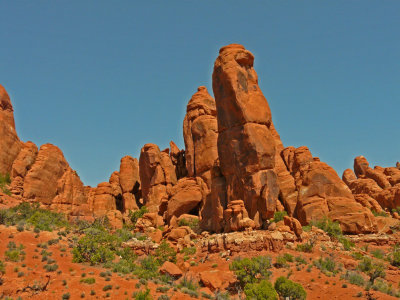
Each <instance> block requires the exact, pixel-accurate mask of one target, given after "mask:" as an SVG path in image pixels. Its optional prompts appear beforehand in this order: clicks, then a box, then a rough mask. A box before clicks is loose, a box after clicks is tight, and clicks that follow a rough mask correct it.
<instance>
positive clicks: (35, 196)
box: [24, 144, 69, 205]
mask: <svg viewBox="0 0 400 300" xmlns="http://www.w3.org/2000/svg"><path fill="white" fill-rule="evenodd" d="M68 167H69V166H68V163H67V161H66V160H65V158H64V155H63V153H62V152H61V150H60V149H59V148H58V147H56V146H54V145H52V144H45V145H43V146H41V147H40V150H39V153H38V155H37V158H36V161H35V163H34V164H33V166H32V168H31V169H30V170H29V172H28V173H27V174H26V177H25V180H24V198H26V199H31V200H35V201H39V202H41V203H43V204H48V205H50V204H51V202H52V200H53V199H54V197H55V196H56V195H57V182H58V180H59V179H60V178H61V177H62V176H63V175H64V173H65V172H66V171H67V169H68Z"/></svg>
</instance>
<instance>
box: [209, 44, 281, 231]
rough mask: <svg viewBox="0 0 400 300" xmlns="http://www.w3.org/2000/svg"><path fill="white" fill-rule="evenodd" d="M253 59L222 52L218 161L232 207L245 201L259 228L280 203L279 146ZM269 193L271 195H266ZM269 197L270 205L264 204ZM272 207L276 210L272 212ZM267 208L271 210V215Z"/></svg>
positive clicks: (229, 49) (237, 51) (216, 85)
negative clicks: (277, 150)
mask: <svg viewBox="0 0 400 300" xmlns="http://www.w3.org/2000/svg"><path fill="white" fill-rule="evenodd" d="M253 62H254V56H253V54H252V53H251V52H249V51H247V50H246V49H245V48H244V47H243V46H241V45H237V44H232V45H229V46H225V47H223V48H221V50H220V53H219V56H218V58H217V59H216V61H215V64H214V72H213V91H214V95H215V102H216V107H217V120H218V131H219V135H218V156H219V160H220V166H221V172H222V174H223V175H224V177H225V178H226V185H227V198H228V205H229V202H231V201H233V200H238V199H241V200H243V202H244V206H245V210H246V211H247V213H248V215H249V218H250V219H252V220H253V221H254V222H255V224H256V226H257V227H260V226H261V225H262V224H263V222H264V221H265V220H266V219H267V218H268V217H271V213H270V212H271V211H272V214H273V211H274V209H275V205H276V201H277V200H278V193H279V186H278V183H277V176H276V173H275V172H274V171H273V169H274V167H275V155H276V146H275V139H274V137H273V135H272V133H271V130H270V126H271V111H270V108H269V105H268V103H267V100H266V99H265V97H264V95H263V93H262V92H261V90H260V88H259V86H258V83H257V73H256V72H255V70H254V68H253ZM265 187H267V189H268V191H270V192H268V193H262V192H263V189H265ZM266 194H267V195H268V197H269V198H268V199H265V198H263V197H264V196H265V195H266ZM271 203H274V204H273V205H274V207H270V205H271ZM267 208H268V209H267Z"/></svg>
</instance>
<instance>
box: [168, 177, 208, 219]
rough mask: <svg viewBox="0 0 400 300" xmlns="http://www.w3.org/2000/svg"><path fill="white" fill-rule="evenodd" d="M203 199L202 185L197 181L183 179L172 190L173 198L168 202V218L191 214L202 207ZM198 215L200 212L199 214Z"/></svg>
mask: <svg viewBox="0 0 400 300" xmlns="http://www.w3.org/2000/svg"><path fill="white" fill-rule="evenodd" d="M202 199H203V192H202V189H201V185H199V184H198V182H197V181H196V179H192V178H182V179H180V180H179V181H178V183H177V184H176V185H175V186H174V187H173V188H172V190H171V198H170V199H169V200H168V205H167V211H166V218H167V220H170V219H171V218H172V217H173V216H175V217H177V218H178V217H179V216H181V215H183V214H187V213H190V212H191V211H193V210H195V209H196V208H197V210H198V206H199V205H200V203H201V201H202ZM197 215H198V212H197Z"/></svg>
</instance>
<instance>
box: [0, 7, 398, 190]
mask: <svg viewBox="0 0 400 300" xmlns="http://www.w3.org/2000/svg"><path fill="white" fill-rule="evenodd" d="M0 10H1V12H2V17H1V18H0V41H1V46H0V83H1V84H3V85H4V86H5V87H6V89H7V90H8V92H9V94H10V96H11V98H12V102H13V104H14V109H15V118H16V126H17V131H18V134H19V136H20V138H21V139H22V140H24V141H28V140H31V141H33V142H35V143H36V144H37V145H38V146H40V145H42V144H44V143H53V144H55V145H57V146H58V147H60V148H61V150H62V151H63V152H64V155H65V157H66V158H67V160H68V161H69V163H70V165H71V167H72V168H74V169H76V170H77V171H78V174H79V175H80V177H81V179H82V180H83V182H84V183H85V184H88V185H92V186H95V185H97V183H99V182H102V181H107V180H108V178H109V176H110V174H111V173H112V172H113V171H114V170H118V169H119V161H120V158H121V157H123V156H124V155H132V156H134V157H139V153H140V148H141V147H142V146H143V145H144V144H145V143H150V142H151V143H156V144H158V145H159V146H160V148H161V149H163V148H166V147H168V143H169V141H170V140H174V141H175V142H176V143H177V144H178V146H179V147H181V148H182V147H183V146H184V143H183V137H182V122H183V118H184V114H185V110H186V104H187V102H188V100H189V99H190V97H191V95H192V94H193V93H194V92H195V91H196V89H197V87H198V86H200V85H205V86H207V88H208V89H209V91H210V92H211V91H212V88H211V74H212V68H213V63H214V60H215V58H216V57H217V55H218V50H219V48H220V47H222V46H224V45H226V44H230V43H233V42H235V43H241V44H243V45H244V46H245V47H246V48H247V49H249V50H250V51H252V52H253V53H254V55H255V69H256V71H257V73H258V76H259V84H260V87H261V89H262V91H263V92H264V94H265V96H266V97H267V99H268V102H269V104H270V106H271V110H272V116H273V121H274V123H275V125H276V127H277V130H278V132H279V133H280V135H281V138H282V141H283V143H284V145H285V146H290V145H293V146H296V147H297V146H302V145H306V146H308V147H309V148H310V150H311V151H312V153H313V155H314V156H319V157H320V158H321V160H322V161H325V162H327V163H328V164H330V165H331V166H333V167H334V168H335V169H336V170H337V172H338V173H339V175H340V176H341V174H342V172H343V170H344V169H346V168H349V167H350V168H351V167H352V165H353V158H354V157H355V156H357V155H361V154H362V155H364V156H366V157H367V159H368V160H369V161H370V163H371V164H372V165H376V164H377V165H381V166H392V165H395V163H396V161H397V160H400V138H399V135H400V122H399V121H400V120H399V119H400V118H399V116H400V38H399V37H400V18H399V15H400V1H397V0H393V1H368V0H364V1H347V0H346V1H320V0H317V1H235V0H229V1H215V0H212V1H173V0H169V1H165V0H163V1H140V2H139V1H122V0H121V1H31V0H29V1H23V0H20V1H1V2H0Z"/></svg>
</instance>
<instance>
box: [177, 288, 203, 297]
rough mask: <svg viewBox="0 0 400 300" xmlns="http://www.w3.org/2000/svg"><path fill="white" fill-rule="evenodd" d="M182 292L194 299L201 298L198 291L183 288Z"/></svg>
mask: <svg viewBox="0 0 400 300" xmlns="http://www.w3.org/2000/svg"><path fill="white" fill-rule="evenodd" d="M181 292H182V293H184V294H186V295H189V296H190V297H192V298H198V297H199V293H198V292H197V291H194V290H190V289H188V288H185V287H183V288H181Z"/></svg>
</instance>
